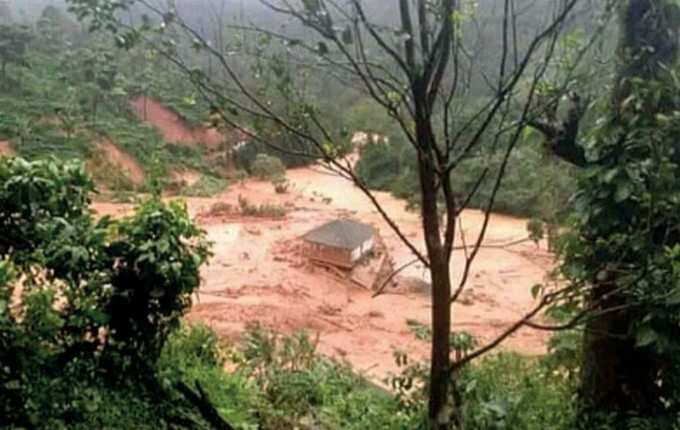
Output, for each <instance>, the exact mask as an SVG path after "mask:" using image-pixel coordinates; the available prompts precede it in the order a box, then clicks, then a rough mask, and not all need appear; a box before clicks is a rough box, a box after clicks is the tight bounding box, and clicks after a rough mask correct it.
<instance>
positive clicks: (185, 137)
mask: <svg viewBox="0 0 680 430" xmlns="http://www.w3.org/2000/svg"><path fill="white" fill-rule="evenodd" d="M130 105H131V106H132V109H133V110H134V112H135V113H136V114H137V116H138V117H139V118H140V119H141V120H142V121H146V122H148V123H149V124H151V125H153V126H154V127H156V128H157V129H158V130H159V131H160V133H161V135H162V136H163V140H165V141H166V142H169V143H178V144H184V145H196V144H202V145H205V146H207V147H209V148H217V147H219V146H220V145H221V144H222V142H223V141H224V137H223V136H222V135H221V134H220V133H219V132H218V131H217V130H216V129H215V128H207V127H198V128H191V127H189V126H188V125H187V123H186V121H184V120H183V119H182V118H181V117H180V116H179V115H177V114H176V113H175V112H173V111H171V110H170V109H168V108H166V107H165V106H163V105H162V104H161V103H159V102H158V101H157V100H155V99H153V98H150V97H144V96H140V97H137V98H136V99H134V100H132V101H131V102H130Z"/></svg>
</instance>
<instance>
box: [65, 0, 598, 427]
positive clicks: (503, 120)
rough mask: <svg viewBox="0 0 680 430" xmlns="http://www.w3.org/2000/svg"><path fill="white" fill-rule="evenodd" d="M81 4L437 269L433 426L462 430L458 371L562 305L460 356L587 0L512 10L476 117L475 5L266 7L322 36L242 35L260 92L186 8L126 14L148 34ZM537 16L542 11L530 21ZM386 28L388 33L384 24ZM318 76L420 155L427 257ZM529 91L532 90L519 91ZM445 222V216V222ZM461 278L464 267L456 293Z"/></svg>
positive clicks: (113, 8) (262, 31) (83, 13)
mask: <svg viewBox="0 0 680 430" xmlns="http://www.w3.org/2000/svg"><path fill="white" fill-rule="evenodd" d="M70 3H71V4H72V9H73V10H74V11H75V12H76V13H77V14H78V15H79V16H80V18H82V19H87V20H89V23H90V26H91V28H92V29H103V28H110V27H111V26H112V23H114V24H113V26H114V27H115V30H116V37H117V38H118V40H119V41H120V42H121V44H122V45H124V46H130V45H133V44H134V43H136V42H138V41H139V40H146V42H147V43H150V44H152V45H153V46H155V47H156V49H157V50H158V52H161V53H163V55H165V56H166V57H167V59H168V60H169V61H170V62H172V63H173V64H175V65H176V66H177V67H178V68H179V69H180V70H182V71H184V72H185V74H186V76H187V77H188V78H190V79H191V80H192V82H193V83H194V85H195V86H196V88H197V89H198V91H199V92H200V93H201V94H202V95H203V96H204V97H205V98H207V99H208V100H210V102H211V104H212V105H214V106H216V107H219V108H218V109H215V112H218V113H220V115H221V116H222V120H223V121H224V123H225V124H228V125H230V126H232V127H234V128H237V129H240V130H241V131H242V132H243V133H244V134H246V135H248V136H249V137H250V138H252V139H254V140H255V141H260V142H261V143H262V144H263V145H268V146H273V147H276V144H275V142H271V141H266V140H264V139H263V138H262V135H260V134H258V133H254V132H253V131H252V130H251V129H248V128H247V127H244V126H243V117H246V118H250V119H251V120H253V121H254V122H256V121H265V122H267V123H269V124H271V125H272V126H275V127H278V128H280V129H281V130H284V131H285V132H286V133H289V134H290V135H293V136H296V138H297V139H298V140H299V141H301V142H304V143H305V144H306V145H307V146H308V147H309V148H311V149H312V151H296V152H295V154H296V155H300V156H310V155H320V156H321V158H322V160H323V162H324V164H325V165H326V167H327V168H328V169H330V170H332V171H333V172H335V173H337V174H339V175H341V176H343V177H345V178H347V179H349V180H351V181H353V182H354V183H355V184H356V185H357V186H358V187H359V188H360V189H361V190H362V191H363V192H364V193H365V195H366V197H367V198H368V199H370V201H371V202H373V203H374V204H375V206H376V208H377V210H378V211H379V213H380V214H381V215H382V216H383V218H384V220H385V221H386V223H387V224H388V225H389V226H390V228H391V229H392V230H393V231H394V232H395V234H396V235H398V237H399V238H400V239H401V240H402V241H403V243H404V244H405V246H407V247H408V248H409V249H410V250H411V252H412V253H413V255H414V257H415V259H416V260H417V261H419V262H420V263H422V264H423V265H424V266H426V267H427V268H428V269H429V274H430V278H431V283H432V297H431V300H432V328H433V330H432V332H433V339H432V350H431V361H430V377H429V384H428V390H429V418H430V420H429V426H430V428H432V429H436V430H444V429H446V430H448V429H451V428H461V427H462V425H463V424H462V423H461V421H460V419H461V413H460V409H459V408H458V406H459V405H458V402H457V400H458V399H459V396H457V393H456V388H457V387H456V384H455V376H456V374H457V372H458V370H460V368H461V367H463V366H464V365H466V364H467V363H469V362H470V361H471V360H473V359H475V358H477V357H479V356H481V355H482V354H484V353H486V352H488V351H490V350H491V349H493V348H495V347H496V346H498V345H499V344H500V343H501V342H502V341H503V340H505V339H506V338H507V337H508V336H510V335H511V334H513V333H514V332H515V331H517V330H518V329H520V328H521V327H523V326H525V325H527V324H528V323H529V321H530V320H531V319H532V318H533V317H534V316H536V315H537V314H538V313H539V312H540V311H541V309H543V308H544V306H545V305H546V304H548V303H550V302H551V301H552V300H553V299H554V297H555V295H556V294H559V292H554V293H551V294H549V295H547V296H546V297H544V298H543V299H542V300H541V301H540V302H539V303H537V306H536V308H534V309H532V310H531V311H530V312H528V313H527V314H526V315H525V316H524V317H523V318H520V319H519V320H518V321H517V322H516V323H514V324H512V325H510V326H509V327H507V328H506V329H505V330H504V331H503V332H502V333H500V334H499V336H498V337H497V338H496V339H493V340H492V341H491V342H489V343H488V344H485V345H483V346H481V347H480V348H478V349H476V350H472V351H469V350H467V351H465V354H455V357H454V354H452V346H451V342H450V339H451V335H452V333H451V326H452V311H451V306H452V304H453V303H455V302H456V301H457V300H458V298H459V297H460V296H461V293H462V292H463V291H464V289H465V287H466V285H467V280H468V278H469V276H470V271H471V266H472V263H473V261H474V259H475V258H476V256H477V255H478V253H479V250H480V246H481V244H482V242H483V240H484V235H485V232H486V229H487V226H488V224H489V220H490V213H491V210H492V208H493V204H494V201H495V196H496V193H497V191H498V189H499V188H500V187H501V184H502V180H503V176H504V173H505V171H506V169H507V168H509V166H508V163H509V160H510V155H511V153H512V151H513V149H514V148H515V147H516V145H517V143H518V141H519V140H520V137H521V134H522V128H523V127H524V125H526V124H527V123H528V121H529V119H530V117H531V115H532V112H533V109H532V108H533V105H534V96H535V93H536V88H537V86H538V84H539V82H540V81H541V80H542V79H543V77H544V76H545V75H546V73H547V72H548V70H549V69H550V67H551V64H552V62H551V59H552V58H553V56H554V54H555V51H556V50H555V47H556V46H557V45H558V41H559V35H560V33H561V32H562V31H563V30H564V28H565V25H566V22H567V20H568V17H570V16H571V14H572V12H574V10H575V8H576V5H577V4H578V0H567V1H561V2H550V3H549V4H550V7H548V6H546V3H541V4H540V5H535V4H534V3H532V2H525V1H520V0H503V1H502V2H501V3H502V10H501V12H500V19H499V20H498V21H497V25H498V26H499V35H500V40H501V43H500V48H499V50H498V53H497V54H498V55H497V56H496V59H497V62H496V67H495V70H494V72H493V74H491V75H485V76H484V78H485V80H484V82H485V83H486V84H485V85H486V96H487V97H486V99H485V102H484V103H482V104H481V107H479V108H478V109H476V110H475V111H474V112H469V110H466V108H467V107H468V106H467V103H466V100H467V99H466V97H467V96H468V95H469V93H470V90H471V86H472V85H471V75H473V74H474V73H473V72H471V71H474V70H478V69H477V67H476V66H477V58H476V56H475V55H472V56H471V55H469V48H470V47H474V48H475V49H480V46H479V44H480V40H479V36H480V34H479V29H480V27H479V26H477V25H474V24H473V20H474V16H475V14H476V10H475V8H474V5H473V4H472V3H471V2H462V1H458V0H441V1H428V0H416V1H411V0H397V1H396V2H395V3H394V4H392V5H393V6H396V10H397V16H396V19H395V20H393V21H394V22H390V19H389V18H386V17H385V16H383V14H381V13H376V14H375V15H376V16H375V17H373V16H372V15H371V14H370V13H369V12H367V9H366V8H367V7H368V6H369V5H368V4H365V2H363V1H361V0H350V1H348V2H347V5H346V6H340V5H338V3H336V2H334V1H331V0H328V1H327V0H304V1H302V2H301V3H298V2H290V1H288V0H276V1H274V0H271V1H269V0H266V1H263V3H264V4H265V5H266V6H267V7H268V8H270V9H271V10H273V11H275V12H277V13H279V14H281V15H282V16H283V17H286V18H290V19H292V20H293V21H295V22H298V23H301V24H302V26H303V27H304V28H306V29H307V30H311V31H312V32H313V34H314V37H306V38H301V37H299V35H297V34H290V33H286V32H279V31H277V30H275V29H274V28H260V27H256V26H243V25H242V26H241V28H242V29H243V31H245V32H247V33H248V34H253V35H254V36H257V38H256V39H257V40H258V41H259V42H261V43H264V44H267V46H268V49H267V50H263V51H261V52H259V53H258V55H259V57H261V58H262V59H263V60H267V59H269V60H271V62H270V63H269V64H266V61H263V62H262V63H263V64H265V65H267V66H268V67H263V68H260V69H258V70H257V76H258V77H260V80H259V81H257V80H256V81H255V82H253V84H252V85H246V84H245V83H244V79H243V77H242V76H240V75H239V74H238V73H237V72H236V70H237V67H238V62H239V60H240V59H241V58H239V57H238V56H235V55H234V51H233V50H231V49H228V44H227V48H225V46H224V45H223V43H222V42H223V40H222V39H220V38H219V35H215V34H211V33H209V32H206V31H205V30H204V29H203V28H201V27H197V26H192V25H190V24H189V23H188V22H187V21H185V20H183V19H182V17H181V13H180V12H181V11H178V10H177V9H174V8H170V9H159V8H158V7H156V6H155V5H154V3H153V2H149V1H146V0H136V1H130V2H128V3H135V4H136V5H138V6H140V7H142V9H144V10H145V12H146V13H148V14H150V15H152V16H154V17H155V20H156V21H155V23H153V22H152V21H151V20H150V19H149V18H148V17H147V18H145V19H143V20H142V21H143V25H142V26H141V27H134V26H131V25H129V21H125V22H123V21H121V20H118V19H117V12H119V11H120V10H122V9H125V8H126V5H124V4H123V3H122V2H118V3H110V2H105V1H92V0H87V1H86V0H70ZM520 6H521V7H520ZM532 6H533V7H532ZM382 7H383V5H382V4H381V8H382ZM539 9H540V12H537V10H539ZM527 10H532V11H533V12H534V13H533V14H531V15H528V14H527V13H526V11H527ZM376 18H377V19H379V21H380V22H376V20H375V19H376ZM386 21H387V22H386ZM218 26H219V25H218ZM521 26H527V27H528V28H530V29H531V31H529V32H527V33H523V34H520V33H519V32H518V31H517V29H518V28H520V27H521ZM170 27H172V28H174V29H176V30H177V31H178V32H180V33H181V34H183V35H185V36H188V40H189V41H191V45H192V46H193V47H194V48H195V49H197V50H199V51H200V52H202V53H204V55H206V56H210V57H212V58H213V59H215V60H216V61H215V63H217V64H218V65H219V66H220V70H219V72H214V71H213V73H212V74H210V75H209V74H207V73H206V72H205V70H204V69H201V68H200V67H197V62H196V61H194V62H192V61H191V60H187V59H186V58H185V57H183V56H182V55H180V52H181V49H180V48H181V44H182V42H181V41H178V40H175V39H174V38H172V37H167V36H168V34H169V33H168V28H170ZM243 27H245V28H243ZM584 49H585V48H584ZM281 51H284V52H291V53H293V56H292V61H291V62H290V63H289V64H292V65H299V66H295V67H292V66H289V65H286V67H283V66H282V64H281V62H280V61H279V60H278V59H279V58H280V56H279V54H280V52H281ZM198 63H199V64H200V62H198ZM310 69H311V70H315V71H316V72H317V73H318V72H319V71H318V70H319V69H321V71H322V72H323V73H326V74H327V76H328V78H330V79H337V80H338V81H340V82H342V83H343V84H344V85H348V86H353V87H355V88H356V89H357V90H358V91H360V92H361V93H362V94H366V95H368V96H369V97H371V98H372V99H373V100H374V101H375V102H376V103H377V104H378V105H380V106H381V107H382V109H384V111H385V112H386V113H387V115H388V116H389V117H390V118H391V120H392V121H393V124H394V127H397V128H398V129H399V130H400V132H401V133H402V134H403V136H404V138H405V139H406V140H407V141H408V142H409V144H410V145H411V146H412V147H413V148H414V149H415V151H416V154H417V166H418V183H419V184H418V185H419V187H420V190H421V192H420V198H421V200H420V204H419V207H420V215H421V217H422V229H423V234H424V247H423V246H421V244H418V243H416V242H414V241H413V240H412V239H410V238H408V237H407V236H406V235H405V234H404V233H403V232H402V230H401V229H400V226H399V224H398V223H397V222H396V221H395V220H394V219H393V218H392V217H391V216H390V214H389V213H388V212H387V211H386V210H385V208H383V207H382V206H381V205H380V203H379V202H378V200H377V199H376V197H375V196H374V195H373V194H372V193H371V191H370V190H369V189H368V187H367V186H366V184H364V183H363V182H362V180H361V179H360V178H359V177H358V175H357V174H356V172H355V170H354V166H353V164H352V163H351V162H350V161H349V160H348V159H345V158H343V157H342V156H340V155H339V154H340V151H339V148H341V147H342V146H343V142H344V141H343V139H344V137H342V136H341V135H340V134H339V133H338V131H337V130H333V129H331V128H330V127H328V125H327V124H326V121H325V117H324V115H323V112H320V110H319V108H318V106H317V104H316V103H315V102H314V100H313V99H312V98H311V97H310V95H309V93H308V92H307V91H305V88H306V86H305V83H306V80H307V79H308V74H309V73H310V72H309V70H310ZM521 85H525V87H524V88H526V89H527V90H526V91H521V92H520V91H519V89H520V86H521ZM272 89H274V90H275V91H278V93H279V94H280V95H281V96H283V98H284V99H285V98H286V97H287V98H288V99H292V100H296V103H295V104H294V105H293V106H287V105H283V106H282V105H281V104H279V103H272V99H271V98H269V97H268V94H271V92H272ZM483 142H487V143H488V144H490V145H495V146H497V147H502V148H504V149H503V151H504V152H503V155H504V156H503V161H502V163H501V166H500V168H499V169H498V170H497V171H492V170H491V169H490V168H487V169H486V170H485V171H484V172H483V173H482V174H481V175H480V178H479V182H480V183H481V182H482V181H484V180H489V181H491V182H492V183H493V189H494V192H493V193H492V195H491V197H490V198H489V199H488V202H487V203H486V205H485V209H486V210H485V215H486V217H485V221H484V223H483V228H482V230H481V233H480V234H479V236H478V237H476V238H474V239H473V240H471V245H470V247H469V252H466V253H465V255H464V256H463V257H461V259H460V260H458V261H454V260H455V259H454V258H453V257H454V253H453V251H454V242H455V240H456V236H457V234H458V233H460V232H458V231H457V226H458V224H459V222H461V220H460V214H461V212H462V211H463V210H464V209H465V208H466V206H467V204H468V202H469V201H470V199H471V198H472V197H473V195H474V194H475V193H476V192H477V190H478V188H477V187H475V189H473V190H469V193H468V194H463V195H459V193H458V192H457V190H456V187H455V178H456V171H457V169H458V168H459V166H460V163H461V161H463V160H465V159H466V158H467V157H469V156H470V155H471V154H473V153H474V152H475V151H476V150H477V149H478V148H479V147H480V146H481V145H482V144H483ZM278 149H279V150H281V148H278ZM441 213H444V214H445V216H444V217H441ZM423 248H424V249H423ZM452 268H454V269H457V270H458V273H457V275H458V280H457V281H456V283H455V284H454V280H453V276H452Z"/></svg>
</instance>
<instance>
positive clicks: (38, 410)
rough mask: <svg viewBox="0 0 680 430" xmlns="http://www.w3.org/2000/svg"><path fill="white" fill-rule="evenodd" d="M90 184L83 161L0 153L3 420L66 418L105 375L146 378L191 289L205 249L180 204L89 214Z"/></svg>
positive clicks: (30, 422) (124, 380)
mask: <svg viewBox="0 0 680 430" xmlns="http://www.w3.org/2000/svg"><path fill="white" fill-rule="evenodd" d="M92 191H93V185H92V181H91V180H90V179H89V178H88V177H87V175H85V173H84V169H83V166H82V165H81V164H77V163H66V164H63V163H60V162H57V161H39V162H30V163H29V162H26V161H24V160H23V159H20V158H16V159H11V160H0V238H1V240H0V241H1V243H0V261H2V265H1V266H0V280H2V281H3V283H2V284H0V364H1V365H0V382H2V383H0V399H2V402H0V403H2V404H3V408H5V407H6V408H7V409H8V410H7V411H4V412H6V414H4V415H3V416H2V420H5V421H6V422H3V423H2V424H9V425H18V426H29V427H30V426H34V425H35V424H36V422H35V421H37V422H39V423H41V424H45V426H46V428H60V427H64V425H65V424H64V423H67V422H70V420H72V419H74V420H76V421H77V420H78V419H80V418H79V417H78V414H82V413H85V412H86V411H87V409H88V408H90V407H91V408H94V407H95V406H96V405H98V404H100V403H101V402H102V394H101V393H100V394H97V396H98V397H97V398H96V399H95V400H92V399H90V400H92V402H94V403H92V402H90V400H87V399H89V396H90V394H88V393H90V392H91V391H92V390H95V391H96V387H98V386H103V385H106V384H107V382H106V381H113V382H111V383H112V384H114V385H113V386H115V387H119V386H120V389H121V390H128V388H126V386H127V385H129V384H131V383H133V381H134V380H135V379H136V378H139V379H141V380H144V378H149V377H152V375H148V374H145V373H143V372H141V371H139V370H140V369H145V368H148V366H152V365H153V364H154V363H155V361H156V360H157V359H158V357H159V354H160V351H161V350H162V348H163V345H164V344H165V341H166V339H167V338H168V336H169V335H170V334H171V332H172V331H173V330H174V329H175V328H176V327H177V326H178V325H179V321H180V318H181V317H182V315H183V312H184V311H185V310H186V308H187V307H188V306H189V304H190V297H191V293H192V292H193V291H194V289H195V288H196V287H197V286H198V283H199V279H200V277H199V268H200V266H201V265H202V264H203V263H204V262H205V261H206V258H207V257H208V248H207V243H206V241H205V239H204V233H203V232H202V231H201V230H199V229H197V228H196V227H195V226H194V225H193V224H192V222H191V220H190V218H189V216H188V214H187V212H186V208H185V207H184V206H182V205H180V204H178V203H172V204H170V205H166V204H165V203H163V202H162V201H161V200H160V199H158V198H152V199H151V200H149V201H147V202H145V203H144V204H142V205H141V206H140V208H139V209H138V211H137V212H136V213H135V214H134V215H133V216H131V217H130V218H126V219H123V220H120V221H113V220H110V219H108V218H102V219H100V220H95V219H94V218H93V215H92V213H91V211H90V209H89V203H90V194H91V192H92ZM126 369H137V372H132V373H125V372H122V371H123V370H126ZM107 386H108V385H107ZM48 387H49V388H48ZM143 387H146V385H142V388H143ZM57 388H58V389H59V390H62V392H60V393H55V395H56V396H57V397H56V398H52V397H50V396H47V393H48V392H50V391H51V390H56V389H57ZM115 390H116V389H114V390H113V391H115ZM130 390H132V389H130ZM142 391H143V390H142ZM92 395H93V396H94V394H92ZM103 397H104V398H109V395H104V396H103ZM78 399H81V400H82V401H83V402H85V401H86V400H87V402H89V403H87V404H83V405H80V404H79V403H78V402H79V401H80V400H78ZM61 401H63V403H60V402H61ZM6 405H7V406H6ZM74 414H75V415H74ZM45 416H49V417H51V418H50V419H47V418H44V419H43V418H42V417H45ZM50 420H56V421H54V422H52V421H50Z"/></svg>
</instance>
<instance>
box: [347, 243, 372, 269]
mask: <svg viewBox="0 0 680 430" xmlns="http://www.w3.org/2000/svg"><path fill="white" fill-rule="evenodd" d="M373 245H374V240H373V238H370V239H368V240H367V241H366V242H364V243H362V244H361V245H360V246H358V247H356V248H355V249H354V250H352V263H355V262H356V261H358V260H359V259H360V258H361V257H363V256H364V255H366V253H367V252H369V251H370V250H371V249H373Z"/></svg>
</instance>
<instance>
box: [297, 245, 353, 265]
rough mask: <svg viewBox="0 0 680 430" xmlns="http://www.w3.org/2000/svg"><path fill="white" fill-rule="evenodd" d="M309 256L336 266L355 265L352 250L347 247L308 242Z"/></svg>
mask: <svg viewBox="0 0 680 430" xmlns="http://www.w3.org/2000/svg"><path fill="white" fill-rule="evenodd" d="M307 256H308V257H309V258H310V259H312V260H316V261H320V262H322V263H329V264H332V265H334V266H339V267H346V268H351V267H352V266H353V261H352V252H350V251H348V250H345V249H340V248H333V247H330V246H324V245H319V244H316V243H308V244H307Z"/></svg>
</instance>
